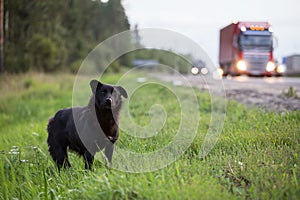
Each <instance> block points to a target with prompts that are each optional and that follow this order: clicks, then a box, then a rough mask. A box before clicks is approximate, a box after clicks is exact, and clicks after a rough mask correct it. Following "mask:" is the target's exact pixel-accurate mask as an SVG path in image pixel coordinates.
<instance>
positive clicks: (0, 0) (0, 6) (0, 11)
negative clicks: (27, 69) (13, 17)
mask: <svg viewBox="0 0 300 200" xmlns="http://www.w3.org/2000/svg"><path fill="white" fill-rule="evenodd" d="M3 21H4V0H0V73H1V72H3V70H4V63H3V59H4V57H3V41H4V39H3V38H4V34H3V33H4V32H3Z"/></svg>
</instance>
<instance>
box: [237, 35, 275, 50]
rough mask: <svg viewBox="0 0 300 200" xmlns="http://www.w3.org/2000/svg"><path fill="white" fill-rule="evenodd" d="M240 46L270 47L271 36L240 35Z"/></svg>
mask: <svg viewBox="0 0 300 200" xmlns="http://www.w3.org/2000/svg"><path fill="white" fill-rule="evenodd" d="M240 46H241V48H247V47H265V48H266V47H267V48H268V47H269V48H272V37H271V36H270V35H241V37H240Z"/></svg>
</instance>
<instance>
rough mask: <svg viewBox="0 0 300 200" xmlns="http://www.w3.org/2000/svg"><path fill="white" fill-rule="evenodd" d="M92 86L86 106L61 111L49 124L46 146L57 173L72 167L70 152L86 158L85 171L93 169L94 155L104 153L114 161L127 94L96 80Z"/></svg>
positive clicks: (118, 87)
mask: <svg viewBox="0 0 300 200" xmlns="http://www.w3.org/2000/svg"><path fill="white" fill-rule="evenodd" d="M90 86H91V89H92V92H93V95H92V97H91V99H90V102H89V104H88V105H87V106H85V107H74V108H67V109H62V110H59V111H58V112H57V113H56V114H55V116H54V117H52V118H51V119H50V120H49V123H48V127H47V131H48V139H47V142H48V146H49V152H50V154H51V156H52V158H53V160H54V161H55V162H56V164H57V167H58V169H61V167H63V166H64V167H70V166H71V164H70V162H69V160H68V149H70V150H73V151H75V152H76V153H77V154H78V155H80V156H83V159H84V162H85V168H86V169H91V167H92V164H93V161H94V155H95V153H96V152H97V151H100V150H102V149H105V152H104V153H105V156H106V157H107V159H108V161H109V162H111V161H112V155H113V150H114V143H115V142H116V141H117V139H118V136H119V134H118V118H119V112H120V109H121V104H122V102H121V96H123V97H125V98H127V93H126V91H125V89H124V88H122V87H120V86H112V85H106V84H102V83H100V82H99V81H96V80H92V81H91V82H90Z"/></svg>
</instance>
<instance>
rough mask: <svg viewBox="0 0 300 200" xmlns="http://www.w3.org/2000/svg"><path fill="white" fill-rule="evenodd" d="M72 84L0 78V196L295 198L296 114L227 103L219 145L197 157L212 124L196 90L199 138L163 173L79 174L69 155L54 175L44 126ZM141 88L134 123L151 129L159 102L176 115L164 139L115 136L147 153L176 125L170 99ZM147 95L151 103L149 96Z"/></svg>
mask: <svg viewBox="0 0 300 200" xmlns="http://www.w3.org/2000/svg"><path fill="white" fill-rule="evenodd" d="M117 79H118V76H116V75H115V76H107V77H105V80H104V82H108V83H113V82H115V81H116V80H117ZM73 81H74V77H73V76H71V75H68V74H63V75H45V74H35V73H32V74H25V75H5V76H0V138H1V143H0V154H1V155H0V199H298V198H299V197H300V189H299V188H300V187H299V178H300V171H299V166H300V161H299V153H300V151H299V150H300V147H299V142H300V135H299V127H300V112H299V111H297V112H296V111H295V112H286V113H284V114H279V113H275V112H265V111H262V110H259V109H254V108H253V109H248V108H247V107H245V106H243V105H241V104H239V103H237V102H234V101H229V102H227V114H226V120H225V124H224V128H223V130H222V133H221V136H220V138H219V140H218V142H217V144H216V145H215V147H214V149H213V150H212V151H211V152H210V153H209V154H208V156H206V157H205V158H203V159H199V157H198V153H199V151H200V148H201V143H202V141H203V135H205V133H206V131H207V128H208V125H209V122H210V98H209V95H208V94H207V93H200V92H197V97H198V99H199V100H200V102H201V105H200V108H199V109H200V111H201V121H200V126H199V130H198V134H197V136H196V138H195V140H194V141H193V143H192V145H191V146H190V148H189V149H188V150H187V151H186V152H185V153H184V154H183V155H182V156H181V157H180V158H179V159H178V160H177V161H175V162H174V163H172V164H170V165H169V166H167V167H166V168H164V169H161V170H158V171H155V172H148V173H140V174H132V173H125V172H120V171H117V170H113V169H110V168H108V167H106V166H105V165H103V164H102V163H101V162H99V161H96V162H95V166H94V170H93V171H85V170H84V169H83V168H84V164H83V162H82V160H81V159H79V158H78V157H77V156H76V155H74V154H71V155H70V160H71V164H72V168H71V169H69V170H63V171H61V172H60V173H58V171H57V169H56V166H55V165H54V163H53V162H52V160H51V158H50V156H49V154H48V151H47V144H46V138H47V132H46V125H47V122H48V118H49V117H51V116H52V115H53V114H54V113H55V111H56V110H58V109H60V108H64V107H70V106H71V105H72V86H73ZM147 87H148V88H146V89H147V90H140V91H139V94H136V95H138V96H142V98H139V101H133V104H132V105H130V106H131V107H130V112H131V113H132V115H133V118H134V120H135V121H136V122H137V123H138V124H141V125H145V124H149V120H150V118H149V116H147V115H146V113H147V112H146V111H148V110H149V108H150V107H151V105H152V104H151V102H155V101H157V98H165V99H167V100H166V101H165V104H164V107H165V108H166V109H167V111H168V110H172V112H173V113H174V114H173V115H171V114H170V115H169V117H170V118H169V119H168V120H169V121H167V123H166V126H165V127H164V129H163V132H164V133H165V135H167V137H161V136H159V137H155V138H153V139H152V140H150V141H148V143H147V145H145V141H143V140H138V139H134V138H132V137H129V136H127V135H126V134H125V133H122V132H121V134H120V140H119V141H118V143H117V144H118V145H120V146H122V147H124V148H129V149H131V150H134V151H137V152H147V151H152V150H153V149H156V148H160V147H161V146H163V145H165V144H167V143H168V142H170V137H171V136H172V135H173V134H174V130H176V128H177V127H178V121H179V120H180V119H178V115H177V112H178V110H177V109H178V108H177V107H176V104H177V102H176V99H175V98H173V97H172V95H173V94H172V93H168V92H166V91H164V90H163V89H162V88H159V87H151V86H147ZM149 92H151V94H153V95H156V97H157V98H154V99H151V98H153V96H152V95H151V96H150V95H149ZM132 98H133V99H134V98H137V96H133V97H132ZM174 99H175V100H174ZM134 102H135V103H134ZM121 119H122V116H121ZM168 134H169V135H168Z"/></svg>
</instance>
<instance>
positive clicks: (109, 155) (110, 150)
mask: <svg viewBox="0 0 300 200" xmlns="http://www.w3.org/2000/svg"><path fill="white" fill-rule="evenodd" d="M114 148H115V145H114V144H113V143H112V142H109V143H108V144H107V145H106V147H105V156H106V158H107V160H108V162H109V163H110V164H111V161H112V156H113V153H114Z"/></svg>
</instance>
